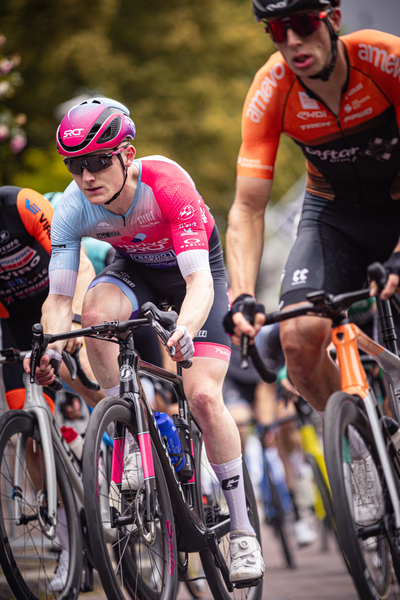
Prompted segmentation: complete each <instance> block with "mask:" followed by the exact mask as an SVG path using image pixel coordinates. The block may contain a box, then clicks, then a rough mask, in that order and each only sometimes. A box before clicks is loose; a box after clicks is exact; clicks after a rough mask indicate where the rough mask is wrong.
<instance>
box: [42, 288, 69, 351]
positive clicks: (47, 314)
mask: <svg viewBox="0 0 400 600" xmlns="http://www.w3.org/2000/svg"><path fill="white" fill-rule="evenodd" d="M72 317H73V312H72V298H71V297H70V296H58V295H55V294H49V295H48V296H47V299H46V300H45V302H44V303H43V306H42V319H41V323H42V325H43V330H44V333H52V334H56V333H61V332H62V331H70V330H71V324H72ZM65 343H66V342H64V341H60V342H56V343H55V344H50V346H49V347H51V348H55V349H56V350H58V352H60V354H61V352H62V350H63V348H64V346H65Z"/></svg>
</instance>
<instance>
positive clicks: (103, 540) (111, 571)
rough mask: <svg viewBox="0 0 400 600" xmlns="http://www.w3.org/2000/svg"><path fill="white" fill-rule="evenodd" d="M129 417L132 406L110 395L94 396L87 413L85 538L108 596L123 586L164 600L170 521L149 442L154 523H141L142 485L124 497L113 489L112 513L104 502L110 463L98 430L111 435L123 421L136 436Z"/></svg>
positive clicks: (174, 578) (171, 579) (174, 562)
mask: <svg viewBox="0 0 400 600" xmlns="http://www.w3.org/2000/svg"><path fill="white" fill-rule="evenodd" d="M133 423H134V418H133V415H132V408H131V407H130V405H129V404H128V403H127V402H126V401H124V400H122V399H121V398H116V397H115V398H105V399H104V400H102V401H101V402H99V404H98V405H97V406H96V408H95V409H94V411H93V413H92V415H91V417H90V420H89V425H88V428H87V431H86V436H85V449H84V455H83V474H84V477H83V479H84V490H85V509H86V512H87V515H88V523H87V525H88V531H89V539H90V544H91V546H92V548H96V555H95V560H96V565H95V566H96V568H97V570H98V572H99V575H100V579H101V583H102V585H103V587H104V591H105V593H106V595H107V597H108V598H109V599H110V600H115V599H116V598H121V599H122V598H125V592H126V593H127V594H129V595H130V596H131V597H132V598H135V599H137V600H145V599H150V600H169V599H173V598H175V594H176V590H177V585H178V556H177V545H176V536H175V523H174V517H173V512H172V506H171V501H170V498H169V494H168V488H167V484H166V481H165V477H164V474H163V471H162V468H161V465H160V461H159V458H158V456H157V454H156V452H155V451H154V447H153V459H154V467H155V485H156V495H157V498H156V522H155V529H154V530H153V531H152V532H149V530H148V529H147V524H146V514H147V513H146V511H147V505H146V500H147V498H146V494H145V489H144V486H143V485H142V486H141V487H140V488H139V490H138V491H137V492H133V493H132V494H131V495H130V497H129V498H127V497H125V496H123V495H122V494H119V493H118V494H117V496H118V498H119V501H120V506H119V510H118V513H116V509H115V508H110V506H109V498H111V496H112V494H113V492H112V487H110V481H111V479H110V472H111V469H110V468H107V465H106V464H105V463H106V462H107V461H105V460H104V458H105V456H104V447H103V435H104V434H105V433H107V434H108V435H109V436H110V437H111V438H112V437H113V435H114V432H115V431H117V430H118V428H119V426H120V425H123V426H124V427H125V428H126V429H127V430H128V431H130V432H131V433H132V435H134V436H136V434H137V431H136V428H135V426H134V425H133ZM114 494H115V492H114ZM114 497H115V496H114ZM115 517H118V522H117V520H116V519H115ZM123 521H124V522H123Z"/></svg>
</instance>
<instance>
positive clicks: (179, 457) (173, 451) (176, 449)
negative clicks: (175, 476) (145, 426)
mask: <svg viewBox="0 0 400 600" xmlns="http://www.w3.org/2000/svg"><path fill="white" fill-rule="evenodd" d="M154 418H155V420H156V423H157V426H158V429H159V430H160V433H161V435H162V437H163V438H164V439H165V443H166V446H167V450H168V452H169V454H170V458H171V462H172V464H173V465H174V468H175V471H176V472H178V471H180V470H181V469H183V467H184V466H185V462H186V461H185V456H184V454H183V452H182V444H181V442H180V439H179V435H178V432H177V431H176V427H175V425H174V421H173V420H172V419H171V417H170V416H169V415H167V414H166V413H163V412H155V413H154Z"/></svg>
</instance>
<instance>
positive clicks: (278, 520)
mask: <svg viewBox="0 0 400 600" xmlns="http://www.w3.org/2000/svg"><path fill="white" fill-rule="evenodd" d="M264 466H265V472H264V476H265V475H266V476H267V478H268V486H269V490H270V493H271V501H272V504H273V508H274V511H275V514H274V516H273V517H272V519H271V520H270V521H271V525H272V527H273V529H274V532H275V536H276V537H277V538H278V539H279V540H280V544H281V546H282V550H283V556H284V559H285V561H286V566H287V567H288V568H289V569H296V562H295V560H294V557H293V552H292V549H291V545H290V541H289V534H288V531H287V522H286V517H285V511H284V510H283V507H282V503H281V498H280V496H279V492H278V489H277V487H276V484H275V481H274V478H273V477H272V473H271V469H270V467H269V465H268V462H267V461H264Z"/></svg>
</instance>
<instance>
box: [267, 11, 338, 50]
mask: <svg viewBox="0 0 400 600" xmlns="http://www.w3.org/2000/svg"><path fill="white" fill-rule="evenodd" d="M330 12H331V11H321V12H319V13H297V14H294V15H291V16H288V17H282V18H281V19H271V21H264V23H265V31H266V33H268V34H269V35H270V36H271V39H272V41H273V42H276V43H277V44H282V43H283V42H284V41H285V40H286V30H287V29H289V28H290V29H293V31H294V32H295V33H296V34H297V35H298V36H300V37H308V36H309V35H311V34H312V33H314V31H317V29H318V28H319V27H320V25H321V21H322V20H323V19H325V18H326V17H327V16H328V14H329V13H330Z"/></svg>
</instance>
